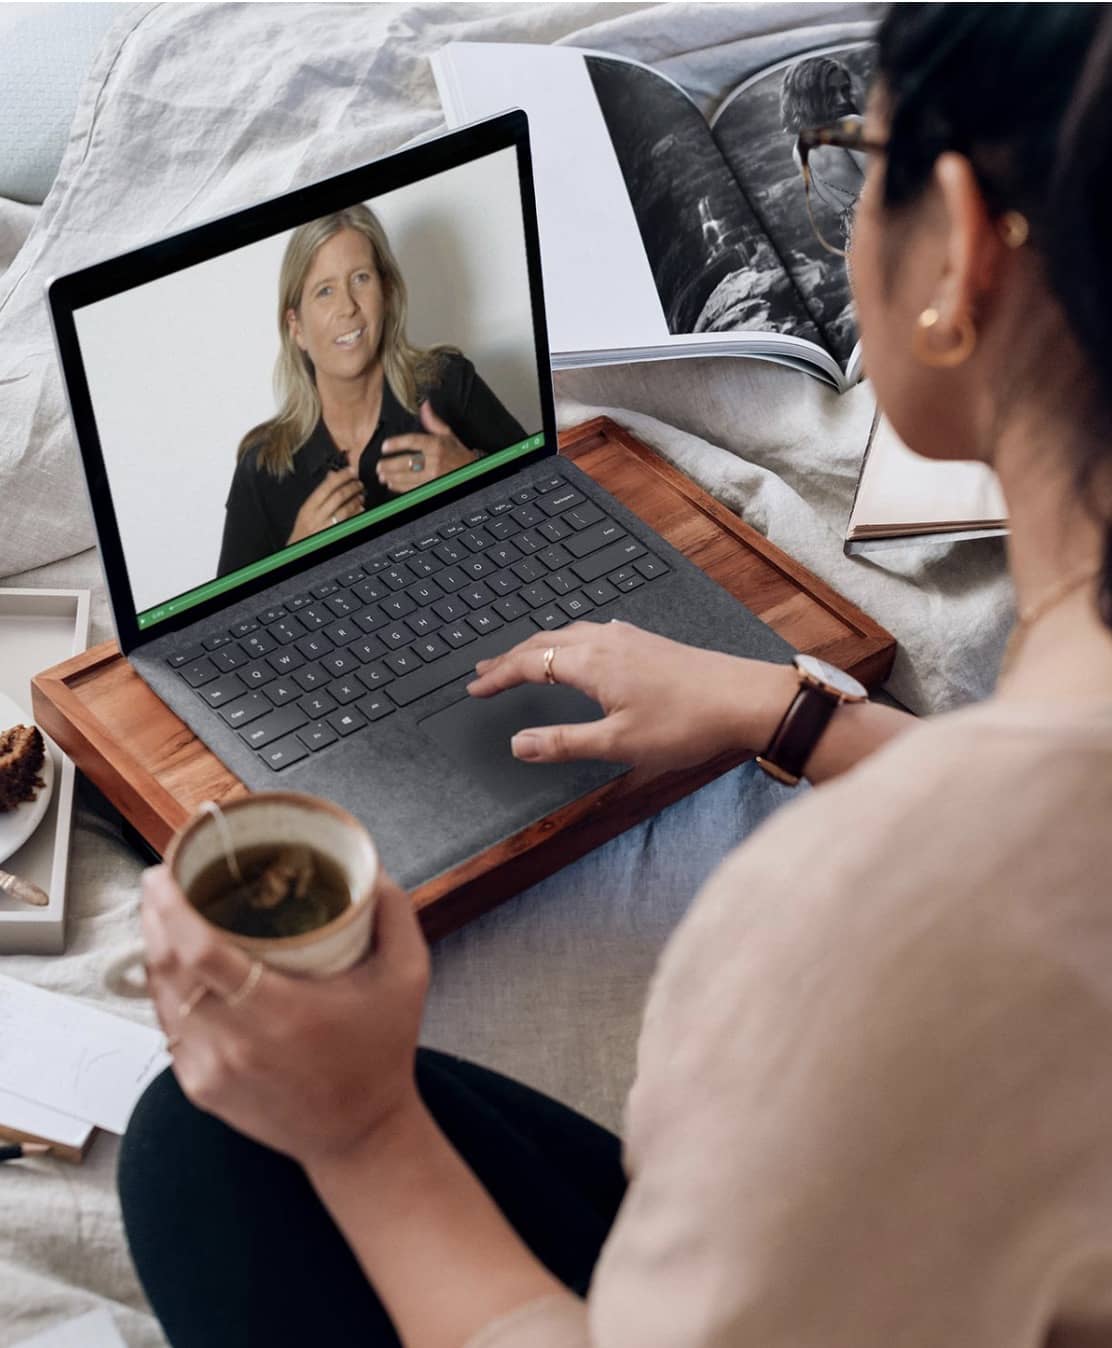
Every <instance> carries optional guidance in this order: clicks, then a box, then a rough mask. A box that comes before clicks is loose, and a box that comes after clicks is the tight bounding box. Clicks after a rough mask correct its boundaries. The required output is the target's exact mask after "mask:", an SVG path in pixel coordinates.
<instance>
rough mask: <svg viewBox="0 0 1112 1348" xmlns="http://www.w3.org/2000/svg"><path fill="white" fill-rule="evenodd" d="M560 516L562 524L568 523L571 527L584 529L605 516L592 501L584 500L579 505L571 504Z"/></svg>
mask: <svg viewBox="0 0 1112 1348" xmlns="http://www.w3.org/2000/svg"><path fill="white" fill-rule="evenodd" d="M560 518H561V520H562V521H563V523H564V524H570V525H571V527H572V528H573V529H586V528H587V527H588V526H589V525H592V524H595V523H597V521H598V520H601V519H605V518H606V516H605V515H604V514H603V513H602V511H601V510H600V509H599V508H598V506H597V505H595V503H594V501H584V502H583V504H582V505H581V506H573V507H572V509H571V510H566V511H565V512H564V513H563V515H562V516H561V517H560Z"/></svg>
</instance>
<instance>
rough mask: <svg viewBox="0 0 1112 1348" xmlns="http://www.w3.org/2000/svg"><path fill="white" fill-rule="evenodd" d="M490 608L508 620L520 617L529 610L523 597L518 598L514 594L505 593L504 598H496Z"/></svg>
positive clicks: (511, 620)
mask: <svg viewBox="0 0 1112 1348" xmlns="http://www.w3.org/2000/svg"><path fill="white" fill-rule="evenodd" d="M491 608H492V609H493V610H494V612H495V613H497V614H498V615H499V616H500V617H503V618H505V620H506V621H507V622H508V623H509V622H513V620H514V619H515V618H522V617H524V616H525V614H526V613H528V612H529V605H528V604H527V603H526V602H525V600H524V599H519V598H518V596H517V595H516V594H510V595H507V596H506V597H505V598H504V599H496V600H495V601H494V603H493V604H491Z"/></svg>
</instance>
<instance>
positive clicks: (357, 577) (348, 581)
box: [336, 566, 363, 590]
mask: <svg viewBox="0 0 1112 1348" xmlns="http://www.w3.org/2000/svg"><path fill="white" fill-rule="evenodd" d="M362 579H363V572H362V570H361V569H360V568H359V567H358V566H356V567H353V568H352V570H350V571H345V572H344V573H343V574H342V575H339V576H337V577H336V584H337V585H339V586H341V587H342V588H343V589H345V590H350V589H351V587H352V586H353V585H357V584H358V583H359V582H360V581H361V580H362Z"/></svg>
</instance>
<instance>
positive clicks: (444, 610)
mask: <svg viewBox="0 0 1112 1348" xmlns="http://www.w3.org/2000/svg"><path fill="white" fill-rule="evenodd" d="M432 611H433V612H434V613H435V614H436V615H437V617H439V618H441V619H443V621H444V622H446V623H450V622H455V620H456V619H457V618H464V617H466V616H467V612H468V609H467V605H466V604H465V603H464V602H463V600H462V599H440V600H438V601H437V602H436V603H435V604H433V606H432Z"/></svg>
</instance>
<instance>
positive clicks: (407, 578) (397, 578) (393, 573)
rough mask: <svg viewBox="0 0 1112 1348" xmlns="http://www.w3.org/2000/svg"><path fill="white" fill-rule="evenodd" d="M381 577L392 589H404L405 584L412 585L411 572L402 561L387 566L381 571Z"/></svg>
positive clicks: (412, 577)
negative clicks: (395, 564)
mask: <svg viewBox="0 0 1112 1348" xmlns="http://www.w3.org/2000/svg"><path fill="white" fill-rule="evenodd" d="M382 579H383V580H384V581H385V582H386V584H387V585H389V587H390V588H391V589H392V590H404V589H405V587H406V586H407V585H412V584H413V581H414V579H415V577H414V575H413V572H412V571H410V569H409V567H408V566H406V565H405V563H404V562H402V563H399V564H398V565H397V566H390V567H387V569H386V570H385V571H383V573H382Z"/></svg>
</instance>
